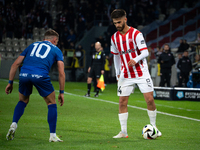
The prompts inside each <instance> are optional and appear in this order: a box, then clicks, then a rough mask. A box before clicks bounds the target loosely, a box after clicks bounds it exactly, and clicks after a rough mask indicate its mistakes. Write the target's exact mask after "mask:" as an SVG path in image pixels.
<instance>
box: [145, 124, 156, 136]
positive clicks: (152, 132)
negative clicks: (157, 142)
mask: <svg viewBox="0 0 200 150" xmlns="http://www.w3.org/2000/svg"><path fill="white" fill-rule="evenodd" d="M142 136H143V138H144V139H155V138H157V137H158V134H157V130H156V128H154V126H153V125H151V124H147V125H146V126H144V128H143V129H142Z"/></svg>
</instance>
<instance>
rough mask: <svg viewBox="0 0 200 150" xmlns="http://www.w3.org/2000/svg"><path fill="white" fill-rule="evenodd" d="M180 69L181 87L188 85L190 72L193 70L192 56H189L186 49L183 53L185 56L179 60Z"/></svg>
mask: <svg viewBox="0 0 200 150" xmlns="http://www.w3.org/2000/svg"><path fill="white" fill-rule="evenodd" d="M177 67H178V69H180V76H179V84H178V86H179V87H182V86H183V83H184V87H187V82H188V80H189V74H190V71H191V70H192V62H191V60H190V58H189V57H188V51H185V52H184V53H183V57H182V58H181V59H180V60H179V61H178V64H177Z"/></svg>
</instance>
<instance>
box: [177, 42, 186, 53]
mask: <svg viewBox="0 0 200 150" xmlns="http://www.w3.org/2000/svg"><path fill="white" fill-rule="evenodd" d="M179 43H180V45H179V47H178V51H177V53H183V52H184V51H185V46H184V43H183V40H182V39H180V40H179Z"/></svg>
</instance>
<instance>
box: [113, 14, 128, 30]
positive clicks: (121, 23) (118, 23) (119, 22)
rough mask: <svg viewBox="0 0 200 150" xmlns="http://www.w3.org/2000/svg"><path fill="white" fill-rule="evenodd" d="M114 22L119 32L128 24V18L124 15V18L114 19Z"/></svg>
mask: <svg viewBox="0 0 200 150" xmlns="http://www.w3.org/2000/svg"><path fill="white" fill-rule="evenodd" d="M113 23H114V25H115V27H116V29H117V30H118V31H119V32H121V31H123V30H124V28H125V26H126V18H125V17H122V18H117V19H113Z"/></svg>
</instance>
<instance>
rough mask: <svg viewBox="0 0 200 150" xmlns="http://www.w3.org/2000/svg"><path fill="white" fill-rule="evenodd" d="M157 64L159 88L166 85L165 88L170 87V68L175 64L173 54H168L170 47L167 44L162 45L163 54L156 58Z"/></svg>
mask: <svg viewBox="0 0 200 150" xmlns="http://www.w3.org/2000/svg"><path fill="white" fill-rule="evenodd" d="M158 63H159V64H160V68H161V70H160V76H161V81H160V86H161V87H164V86H165V83H167V87H170V80H171V68H172V65H174V64H175V59H174V56H173V54H172V53H171V52H170V47H169V45H168V44H165V45H164V52H163V53H162V54H161V55H160V57H159V58H158Z"/></svg>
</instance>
